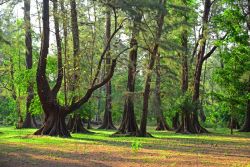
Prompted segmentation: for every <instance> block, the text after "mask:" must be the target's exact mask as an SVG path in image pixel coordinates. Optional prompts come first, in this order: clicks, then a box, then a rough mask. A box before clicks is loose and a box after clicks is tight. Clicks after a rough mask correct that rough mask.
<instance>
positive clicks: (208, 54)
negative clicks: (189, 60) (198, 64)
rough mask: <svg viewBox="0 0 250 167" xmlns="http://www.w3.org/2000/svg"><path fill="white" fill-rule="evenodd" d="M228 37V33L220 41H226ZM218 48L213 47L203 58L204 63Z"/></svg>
mask: <svg viewBox="0 0 250 167" xmlns="http://www.w3.org/2000/svg"><path fill="white" fill-rule="evenodd" d="M226 37H227V33H226V34H225V35H224V36H223V37H222V38H221V39H220V40H224V39H225V38H226ZM217 48H218V46H213V47H212V49H211V50H210V51H209V52H208V53H207V54H206V55H205V56H204V57H203V58H202V61H205V60H207V59H208V58H209V57H210V56H211V55H212V54H213V53H214V52H215V50H216V49H217Z"/></svg>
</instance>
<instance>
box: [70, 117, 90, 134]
mask: <svg viewBox="0 0 250 167" xmlns="http://www.w3.org/2000/svg"><path fill="white" fill-rule="evenodd" d="M67 128H68V129H69V130H70V132H72V133H93V132H90V131H88V130H87V129H85V128H84V124H83V122H82V119H81V116H80V115H79V114H74V115H73V117H71V118H70V120H69V123H68V125H67Z"/></svg>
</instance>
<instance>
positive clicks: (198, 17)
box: [0, 0, 250, 137]
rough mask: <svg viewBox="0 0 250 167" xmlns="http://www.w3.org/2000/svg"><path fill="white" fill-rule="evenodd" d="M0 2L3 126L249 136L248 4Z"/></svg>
mask: <svg viewBox="0 0 250 167" xmlns="http://www.w3.org/2000/svg"><path fill="white" fill-rule="evenodd" d="M0 3H1V6H0V8H1V10H0V18H1V19H0V99H1V101H0V124H2V125H15V126H16V127H17V128H31V127H34V128H40V129H39V130H38V131H37V132H35V134H37V135H52V136H58V135H59V136H64V137H68V136H70V133H69V131H70V132H81V133H91V132H90V131H89V130H87V128H88V129H91V128H92V127H91V126H93V124H95V125H98V127H99V128H103V129H117V132H116V133H115V135H123V134H125V135H127V134H128V135H134V136H147V135H150V134H148V133H147V129H146V127H147V125H150V126H155V128H156V129H157V130H175V131H176V132H180V133H206V132H208V131H207V128H214V129H216V128H220V127H228V128H231V129H240V131H247V132H249V131H250V94H249V91H250V1H249V0H213V1H211V0H203V1H200V0H156V1H151V0H133V1H132V0H84V1H83V0H82V1H80V0H53V1H48V0H43V1H40V0H36V1H30V0H24V1H18V0H16V1H14V0H11V1H7V0H6V1H0Z"/></svg>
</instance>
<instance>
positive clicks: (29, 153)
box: [0, 127, 250, 166]
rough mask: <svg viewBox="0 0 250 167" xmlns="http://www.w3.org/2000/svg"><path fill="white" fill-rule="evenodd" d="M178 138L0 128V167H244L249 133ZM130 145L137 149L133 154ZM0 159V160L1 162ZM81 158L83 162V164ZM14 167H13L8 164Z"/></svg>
mask: <svg viewBox="0 0 250 167" xmlns="http://www.w3.org/2000/svg"><path fill="white" fill-rule="evenodd" d="M209 130H210V132H211V133H209V134H200V135H184V134H176V133H175V132H165V131H164V132H156V131H154V130H153V129H152V128H149V132H150V133H151V134H152V135H153V136H154V137H153V138H136V137H110V135H111V134H113V133H114V131H106V130H93V131H94V132H95V134H72V138H59V137H47V136H34V135H32V134H33V132H34V131H35V129H15V128H14V127H0V132H2V133H0V149H1V152H0V166H1V163H3V164H11V163H15V164H18V163H21V165H22V164H23V162H24V164H23V165H24V166H33V165H34V164H36V165H38V166H39V164H40V162H43V165H44V166H51V165H52V166H53V165H56V166H63V164H67V166H122V164H123V166H124V165H125V166H144V165H149V166H161V165H159V162H161V163H160V164H163V166H182V165H185V164H186V165H190V166H193V165H198V166H250V133H239V132H235V133H234V135H230V130H228V129H217V130H216V131H214V130H212V129H209ZM135 145H140V148H138V149H136V151H134V150H135ZM1 157H2V158H1ZM83 159H84V160H83ZM13 166H16V165H13Z"/></svg>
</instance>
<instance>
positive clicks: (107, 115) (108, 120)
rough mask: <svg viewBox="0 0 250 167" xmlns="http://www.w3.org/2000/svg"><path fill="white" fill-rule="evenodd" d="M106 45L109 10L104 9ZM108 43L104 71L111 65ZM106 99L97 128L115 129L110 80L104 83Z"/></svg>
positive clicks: (109, 20) (109, 18)
mask: <svg viewBox="0 0 250 167" xmlns="http://www.w3.org/2000/svg"><path fill="white" fill-rule="evenodd" d="M106 10H107V11H106V34H105V36H106V41H105V43H106V45H107V44H108V40H109V39H110V37H111V13H110V10H109V9H108V8H107V9H106ZM110 56H111V55H110V44H109V45H108V50H107V53H106V72H108V71H109V70H110V65H111V57H110ZM105 86H106V101H105V112H104V118H103V123H102V125H101V126H100V127H99V129H116V127H115V126H114V124H113V120H112V96H111V94H112V86H111V80H110V81H109V82H107V83H106V85H105Z"/></svg>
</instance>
